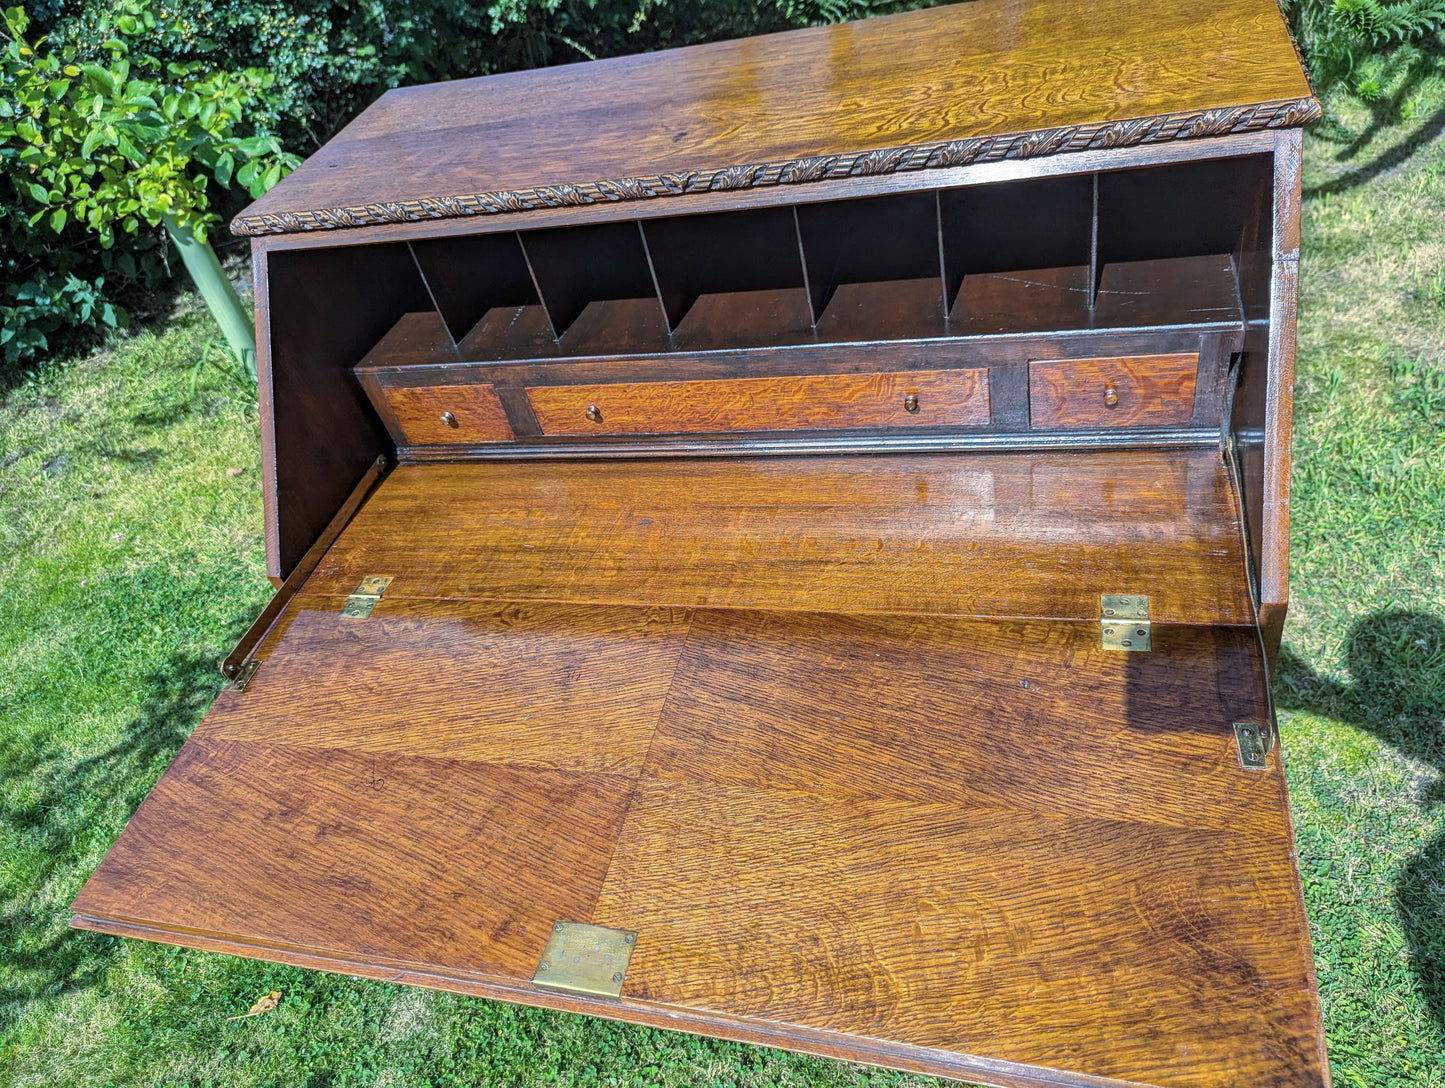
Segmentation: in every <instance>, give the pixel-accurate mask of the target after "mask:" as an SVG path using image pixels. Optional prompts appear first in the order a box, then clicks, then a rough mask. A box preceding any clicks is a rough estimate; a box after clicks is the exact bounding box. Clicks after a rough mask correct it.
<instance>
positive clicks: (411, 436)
mask: <svg viewBox="0 0 1445 1088" xmlns="http://www.w3.org/2000/svg"><path fill="white" fill-rule="evenodd" d="M381 392H382V395H383V396H384V397H385V398H386V401H387V405H388V407H389V408H390V409H391V412H392V414H393V415H394V416H395V417H396V422H397V425H398V426H399V427H400V429H401V431H402V434H404V435H405V436H406V441H407V442H408V443H410V444H412V445H418V446H436V445H447V444H450V443H463V444H470V443H475V442H508V441H511V439H513V438H515V437H516V436H515V435H514V434H513V433H512V425H511V424H510V423H509V422H507V410H506V409H505V408H503V407H502V401H501V399H500V398H499V397H498V396H497V392H496V390H495V389H494V388H493V387H492V386H491V385H489V384H488V383H486V382H479V383H474V384H471V385H430V386H382V387H381ZM448 416H449V417H450V419H451V420H452V422H448V421H447V418H446V417H448Z"/></svg>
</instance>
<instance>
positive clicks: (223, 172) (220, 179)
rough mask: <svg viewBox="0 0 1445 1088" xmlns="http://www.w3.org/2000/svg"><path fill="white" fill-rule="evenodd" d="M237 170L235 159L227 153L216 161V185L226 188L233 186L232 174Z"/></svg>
mask: <svg viewBox="0 0 1445 1088" xmlns="http://www.w3.org/2000/svg"><path fill="white" fill-rule="evenodd" d="M235 169H236V159H235V157H234V156H233V155H232V154H231V153H230V152H229V151H227V152H226V153H225V154H224V155H222V156H221V157H220V158H219V159H217V160H216V184H217V185H220V186H221V187H222V188H226V187H228V186H230V184H231V172H232V171H233V170H235Z"/></svg>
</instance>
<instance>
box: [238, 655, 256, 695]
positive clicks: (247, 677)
mask: <svg viewBox="0 0 1445 1088" xmlns="http://www.w3.org/2000/svg"><path fill="white" fill-rule="evenodd" d="M260 667H261V662H260V660H259V659H258V658H254V657H253V658H252V659H251V660H250V661H248V662H246V663H245V664H244V665H242V666H241V667H240V668H239V669H237V670H236V675H235V676H234V677H233V678H232V680H231V690H232V691H245V690H246V685H247V684H249V683H250V682H251V677H253V676H255V675H256V670H257V669H259V668H260Z"/></svg>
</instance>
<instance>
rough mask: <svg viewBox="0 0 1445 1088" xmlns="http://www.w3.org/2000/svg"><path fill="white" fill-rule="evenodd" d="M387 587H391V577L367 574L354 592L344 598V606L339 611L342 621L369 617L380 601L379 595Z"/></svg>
mask: <svg viewBox="0 0 1445 1088" xmlns="http://www.w3.org/2000/svg"><path fill="white" fill-rule="evenodd" d="M389 585H391V575H389V574H368V575H367V576H366V577H365V578H363V579H362V580H361V585H359V586H357V587H356V590H355V592H353V593H352V594H351V596H349V597H347V598H346V604H345V605H344V606H343V607H342V609H341V617H342V619H348V620H364V619H366V617H367V616H369V615H371V612H372V609H374V608H375V607H376V603H377V602H378V601H379V600H381V595H382V594H383V593H385V592H386V587H387V586H389Z"/></svg>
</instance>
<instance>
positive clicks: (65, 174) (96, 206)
mask: <svg viewBox="0 0 1445 1088" xmlns="http://www.w3.org/2000/svg"><path fill="white" fill-rule="evenodd" d="M28 26H29V19H28V17H27V16H26V13H25V11H24V9H23V8H18V7H16V8H11V9H9V10H7V11H6V12H5V13H4V25H3V30H0V37H3V38H4V43H5V48H4V52H3V54H0V77H3V81H4V83H3V89H4V94H3V96H0V163H3V165H4V168H5V169H4V183H3V187H0V223H3V225H4V228H5V233H4V235H3V236H0V244H3V247H4V248H3V251H0V261H3V267H4V269H5V272H6V281H7V284H6V288H5V295H4V299H3V302H0V306H3V311H0V312H3V318H4V326H3V328H4V331H3V333H0V344H3V351H4V359H5V362H7V363H10V364H15V363H17V362H25V361H27V360H29V359H32V358H34V357H36V356H37V355H38V354H40V353H41V352H43V351H45V350H46V349H47V348H48V347H49V346H50V337H51V335H52V334H54V333H55V332H57V331H58V330H61V329H63V328H67V327H85V326H90V327H106V326H109V327H114V326H115V325H117V324H119V323H120V321H121V320H123V314H122V312H121V311H120V310H119V308H118V307H117V305H116V304H115V302H114V301H113V300H111V299H109V298H107V297H106V295H105V293H104V292H105V287H106V272H107V271H110V270H115V271H118V272H120V273H121V275H122V276H125V275H127V274H129V277H130V278H131V279H134V278H135V277H136V275H137V273H138V272H140V273H142V274H143V275H144V278H146V279H147V280H152V281H153V280H155V279H156V273H157V271H158V270H157V269H156V268H155V265H156V263H157V262H158V260H159V259H160V258H162V257H163V256H164V250H163V249H161V248H160V246H159V245H158V244H157V242H156V240H155V238H154V237H151V238H145V239H143V238H141V235H142V234H143V233H144V232H145V229H146V228H147V227H149V228H150V229H151V231H155V230H156V229H157V228H159V227H161V226H162V225H163V224H164V225H166V226H167V227H168V228H169V229H170V230H172V231H177V230H180V231H184V232H186V233H187V234H188V235H193V236H196V237H199V238H200V239H202V240H204V237H205V231H206V228H207V227H208V226H209V225H211V224H212V223H214V222H215V221H216V220H217V219H218V218H219V217H218V216H217V215H216V213H215V212H214V211H212V210H211V204H210V197H209V195H208V188H209V187H210V186H211V183H212V182H214V184H215V185H216V186H217V187H219V188H221V189H224V188H226V187H227V186H229V185H230V184H231V182H232V180H233V179H234V180H235V181H236V182H237V183H239V184H240V185H242V186H243V187H245V188H246V189H247V190H248V191H249V192H250V194H251V195H252V196H259V195H260V194H261V193H262V192H264V191H265V190H266V189H267V188H269V187H270V186H271V185H274V184H275V183H276V181H277V180H279V178H280V177H281V174H282V172H283V171H285V170H286V169H288V168H289V167H290V166H292V165H294V163H295V161H296V159H295V157H294V156H292V155H289V154H287V153H285V152H284V151H282V149H281V145H280V141H279V139H278V138H277V137H276V136H275V135H273V134H271V133H269V132H266V131H264V130H262V131H256V130H255V126H254V124H248V123H247V117H248V114H250V113H252V112H253V111H254V110H255V109H256V108H257V107H259V106H261V105H262V104H264V103H265V101H266V95H267V92H268V91H269V89H270V87H271V86H272V83H273V77H272V76H271V75H270V73H268V72H265V71H262V70H260V69H247V70H244V71H239V72H236V71H224V70H221V71H215V70H210V69H209V68H208V67H207V66H206V65H204V64H203V63H201V62H199V61H195V62H189V63H177V62H169V63H162V62H161V61H160V60H159V59H158V58H156V57H155V56H153V55H149V54H146V53H144V52H140V51H136V50H133V49H132V47H131V44H130V43H131V42H133V41H134V40H135V39H136V38H138V37H139V36H140V35H142V34H144V33H147V32H152V31H154V30H155V28H156V26H157V23H156V20H155V18H154V16H153V14H152V13H151V11H150V10H149V8H148V6H147V0H125V3H124V6H123V7H122V9H121V12H120V14H119V16H118V17H117V18H115V20H114V21H113V22H112V21H109V20H107V21H103V22H102V23H100V24H99V25H98V27H97V29H98V30H99V31H100V37H99V41H98V44H97V45H96V47H94V48H92V49H89V50H83V49H82V48H81V47H79V46H77V45H76V44H74V43H61V44H60V45H59V46H58V47H57V48H53V49H52V48H48V47H47V45H46V44H45V43H43V42H42V41H35V42H32V41H30V40H28V38H27V36H26V34H27V29H28ZM117 234H119V235H121V236H130V237H131V238H132V239H134V240H135V241H136V242H137V243H138V244H136V245H133V246H131V247H128V249H129V252H124V253H123V254H122V258H123V259H122V260H121V261H119V262H116V261H115V260H114V259H113V257H112V255H111V254H109V253H108V252H106V251H109V250H111V249H112V247H113V246H114V245H115V242H116V238H117ZM87 235H89V236H93V238H94V243H91V244H90V245H89V246H87V242H88V239H87V238H86V236H87ZM95 243H98V246H99V250H100V251H101V252H100V253H99V254H97V253H96V252H95ZM66 251H69V252H68V253H67V252H66ZM137 255H139V256H140V258H141V262H140V263H141V265H142V266H144V267H143V268H140V267H138V265H137V260H136V257H137ZM97 258H98V260H97ZM107 258H111V259H107ZM97 263H98V264H99V265H100V266H101V271H100V273H99V274H96V269H95V267H94V266H95V265H96V264H97Z"/></svg>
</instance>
